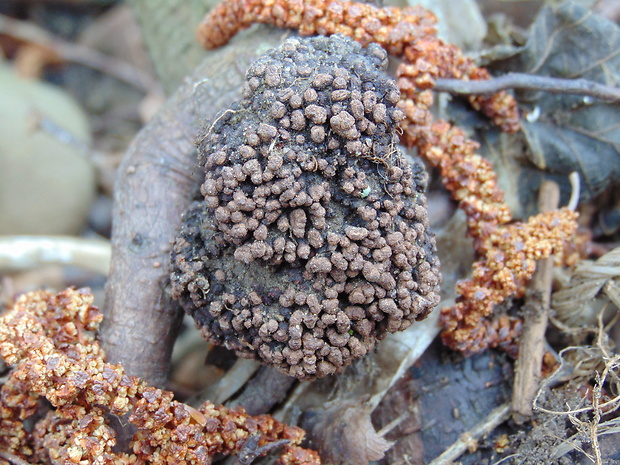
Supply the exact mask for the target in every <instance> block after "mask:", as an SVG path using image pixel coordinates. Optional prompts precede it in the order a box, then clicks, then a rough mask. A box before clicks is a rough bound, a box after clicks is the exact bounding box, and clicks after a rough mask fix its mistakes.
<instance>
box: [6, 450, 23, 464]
mask: <svg viewBox="0 0 620 465" xmlns="http://www.w3.org/2000/svg"><path fill="white" fill-rule="evenodd" d="M0 457H2V458H3V459H4V460H6V461H8V462H9V463H11V464H13V465H30V464H29V462H27V461H26V460H24V459H22V458H21V457H18V456H17V455H15V454H11V453H10V452H8V451H6V450H0Z"/></svg>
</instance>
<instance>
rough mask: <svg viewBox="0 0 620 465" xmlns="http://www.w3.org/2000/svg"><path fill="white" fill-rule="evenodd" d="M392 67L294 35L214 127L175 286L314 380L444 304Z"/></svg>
mask: <svg viewBox="0 0 620 465" xmlns="http://www.w3.org/2000/svg"><path fill="white" fill-rule="evenodd" d="M386 66H387V55H386V53H385V51H384V50H383V49H382V48H381V47H379V46H377V45H374V44H371V45H370V46H369V47H367V48H362V47H361V46H360V45H359V44H357V43H355V42H353V41H351V40H349V39H347V38H345V37H342V36H331V37H329V38H327V37H316V38H308V39H290V40H288V41H286V42H285V43H284V44H283V45H282V46H281V47H280V48H279V49H277V50H273V51H271V52H269V53H268V54H267V55H265V56H263V57H262V58H260V59H259V60H258V61H257V62H256V63H254V65H252V66H251V68H250V69H249V70H248V72H247V76H246V81H245V84H244V87H243V90H242V99H241V101H240V102H238V103H237V104H236V105H235V106H234V107H232V108H231V109H229V110H227V111H226V112H225V113H224V114H223V115H222V116H221V117H220V118H219V119H218V120H217V121H216V123H215V124H213V126H211V127H209V128H207V129H206V130H205V133H204V135H203V136H202V137H201V140H200V142H199V153H200V155H199V161H200V164H201V165H202V166H203V167H204V169H205V180H204V183H203V184H202V186H201V194H202V196H203V198H201V199H200V200H197V201H195V202H193V203H192V205H191V206H190V208H189V209H188V211H187V212H186V213H185V215H184V219H183V226H182V230H181V232H180V235H179V237H178V238H177V239H176V242H175V244H174V247H173V252H172V263H173V271H172V275H171V281H172V295H173V297H175V298H177V299H179V301H180V303H181V305H182V306H183V308H184V309H185V311H186V312H188V313H189V314H190V315H191V316H192V317H193V318H194V320H195V321H196V323H197V325H198V326H199V327H200V328H201V331H202V333H203V336H205V337H206V338H207V339H209V340H211V341H214V342H216V343H219V344H223V345H225V346H226V347H228V348H229V349H232V350H234V351H236V352H237V353H238V354H239V355H241V356H244V357H255V358H258V359H260V360H262V361H264V362H266V363H269V364H272V365H275V366H277V367H278V368H279V369H280V370H281V371H283V372H285V373H287V374H290V375H292V376H296V377H297V378H300V379H312V378H315V377H322V376H325V375H328V374H332V373H336V372H339V371H341V370H342V369H343V368H344V367H346V366H348V365H350V364H351V363H352V361H353V360H355V359H357V358H359V357H361V356H363V355H364V354H366V353H367V352H368V351H370V350H372V349H373V347H374V346H375V343H376V341H377V339H380V338H382V337H383V336H384V335H385V334H386V332H395V331H400V330H403V329H405V328H407V327H408V326H409V325H411V324H412V323H413V322H414V321H415V320H419V319H421V318H424V317H425V316H426V315H427V314H428V313H429V312H430V311H431V310H432V308H433V307H434V306H435V305H436V304H437V303H438V300H439V282H440V275H439V261H438V259H437V257H436V255H435V240H434V238H433V236H432V235H431V234H430V233H429V231H428V219H427V214H426V205H425V196H424V190H425V186H426V173H425V172H424V170H423V167H422V166H421V165H420V164H419V163H413V164H411V163H409V162H407V161H406V160H405V159H404V158H403V156H402V154H401V153H400V150H399V148H398V146H397V142H398V135H397V123H398V122H399V121H400V120H401V119H402V118H403V114H402V112H401V111H400V110H399V109H398V107H397V105H396V104H397V103H398V101H399V97H400V95H399V92H398V89H397V87H396V85H395V83H394V81H393V80H391V79H390V78H389V77H388V76H387V75H386V74H385V73H384V70H385V68H386Z"/></svg>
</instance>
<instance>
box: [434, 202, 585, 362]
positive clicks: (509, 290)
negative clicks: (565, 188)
mask: <svg viewBox="0 0 620 465" xmlns="http://www.w3.org/2000/svg"><path fill="white" fill-rule="evenodd" d="M576 220H577V213H575V212H574V211H571V210H569V209H567V208H562V209H560V210H557V211H552V212H545V213H540V214H538V215H536V216H533V217H531V218H530V219H529V220H528V221H527V223H521V222H518V223H514V224H510V225H505V226H501V227H498V228H496V229H495V230H494V231H493V232H492V233H491V234H490V235H489V236H488V237H487V238H486V240H485V243H484V245H483V248H484V250H485V255H484V256H483V259H482V260H480V261H477V262H476V263H474V266H473V268H474V270H473V271H474V272H473V276H472V277H471V278H470V279H465V280H462V281H460V282H459V283H458V284H457V292H458V293H459V295H460V296H459V298H458V299H457V303H456V305H454V306H452V307H448V308H445V309H443V311H442V315H441V321H442V326H443V327H444V330H443V332H442V339H443V341H444V343H445V344H447V345H448V346H450V347H452V348H454V349H457V350H460V351H462V352H465V353H472V352H478V351H480V350H482V349H484V348H486V347H488V346H490V345H499V343H500V341H504V339H505V338H503V337H502V336H501V334H498V331H497V328H496V326H494V325H493V324H490V323H489V322H487V321H484V318H486V317H488V316H489V315H491V313H492V311H493V307H494V306H495V305H496V304H498V303H500V302H502V301H504V300H505V299H506V298H508V297H510V296H515V297H520V296H522V295H523V293H524V291H525V289H526V287H527V284H528V283H529V281H530V279H531V277H532V274H533V273H534V271H535V269H536V261H537V260H542V259H544V258H548V257H549V256H551V255H552V254H554V253H558V254H561V253H562V250H563V247H564V243H565V242H566V240H567V239H568V238H569V237H571V236H572V235H573V234H574V233H575V231H576V229H577V222H576ZM483 322H484V323H483ZM503 327H504V328H507V327H508V326H506V325H504V326H503Z"/></svg>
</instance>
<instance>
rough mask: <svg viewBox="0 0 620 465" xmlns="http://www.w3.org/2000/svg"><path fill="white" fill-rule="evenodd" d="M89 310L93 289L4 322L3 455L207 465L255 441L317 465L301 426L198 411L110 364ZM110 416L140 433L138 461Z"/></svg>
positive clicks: (213, 408)
mask: <svg viewBox="0 0 620 465" xmlns="http://www.w3.org/2000/svg"><path fill="white" fill-rule="evenodd" d="M92 302H93V296H92V294H90V293H89V292H87V290H77V291H76V290H74V289H66V290H65V291H63V292H60V293H58V294H52V293H50V292H45V291H38V292H31V293H29V294H25V295H23V296H21V297H20V298H19V299H18V300H17V301H16V302H15V304H14V305H13V306H12V308H9V309H8V310H7V311H6V313H5V314H4V315H3V316H2V318H0V355H1V356H2V357H3V358H4V360H5V361H6V363H7V364H8V365H14V367H13V369H12V371H11V372H10V374H9V375H8V377H7V379H6V381H5V382H4V384H3V386H2V389H1V390H0V450H2V451H3V452H5V453H8V454H14V455H15V457H16V458H15V460H14V461H13V460H11V463H17V461H18V460H19V463H21V462H22V461H24V460H27V462H28V463H31V464H58V463H63V464H69V463H79V464H82V463H83V464H87V463H88V464H95V463H96V464H101V465H125V464H133V465H164V464H171V463H185V464H190V465H198V464H200V465H209V464H210V463H211V458H212V457H213V456H215V455H218V454H224V455H230V454H237V453H240V452H242V451H243V449H244V444H246V442H247V441H248V440H249V439H250V438H255V440H256V438H258V442H257V445H258V446H259V447H261V446H265V445H269V444H273V443H274V442H278V441H281V440H287V441H289V442H288V444H287V445H285V446H284V451H283V453H282V455H281V456H280V458H279V460H278V461H277V462H276V463H278V464H280V465H319V464H320V460H319V457H318V455H317V453H316V452H314V451H311V450H306V449H302V448H300V447H299V443H300V442H301V441H302V440H303V438H304V434H305V433H304V431H303V430H302V429H301V428H297V427H289V426H287V425H285V424H283V423H280V422H278V421H276V420H275V419H274V418H273V417H271V416H269V415H258V416H249V415H247V414H246V413H245V412H244V411H243V409H229V408H227V407H224V406H218V405H214V404H212V403H210V402H208V401H207V402H205V403H203V404H202V405H201V406H200V407H199V408H198V409H195V408H193V407H190V406H189V405H185V404H183V403H181V402H178V401H175V400H173V397H174V394H173V393H172V392H170V391H163V390H161V389H156V388H153V387H149V386H147V385H146V383H145V382H144V381H142V380H140V379H138V378H136V377H134V376H128V375H127V374H126V373H125V370H124V369H123V367H122V366H121V365H112V364H110V363H106V362H105V361H104V357H105V354H104V352H103V350H102V349H101V347H100V346H99V343H98V342H97V341H96V340H95V337H94V335H93V331H95V330H97V328H98V326H99V323H100V322H101V320H102V318H103V316H102V315H101V313H99V311H98V310H97V308H95V307H93V306H92ZM42 398H45V399H47V401H48V402H49V405H48V404H43V403H42V402H41V399H42ZM43 405H45V408H44V409H40V407H42V406H43ZM110 414H111V415H115V416H117V417H123V416H125V418H126V421H128V422H129V423H132V424H133V425H134V426H136V427H137V431H136V433H135V435H134V437H133V439H132V441H131V444H130V445H129V448H130V450H131V451H132V453H125V452H119V451H117V450H116V447H115V446H116V432H115V430H114V429H113V428H112V427H111V425H110V424H109V421H108V420H109V416H110ZM0 463H7V462H3V461H2V460H0Z"/></svg>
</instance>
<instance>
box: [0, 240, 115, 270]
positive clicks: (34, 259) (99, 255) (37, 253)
mask: <svg viewBox="0 0 620 465" xmlns="http://www.w3.org/2000/svg"><path fill="white" fill-rule="evenodd" d="M110 255H111V249H110V243H109V242H108V241H104V240H99V239H82V238H79V237H69V236H64V237H63V236H5V237H2V238H0V271H2V270H7V269H9V270H11V269H12V270H23V269H27V268H35V267H37V266H41V265H46V264H56V265H73V266H79V267H82V268H86V269H88V270H91V271H94V272H96V273H101V274H104V275H105V274H107V273H108V270H109V268H110Z"/></svg>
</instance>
